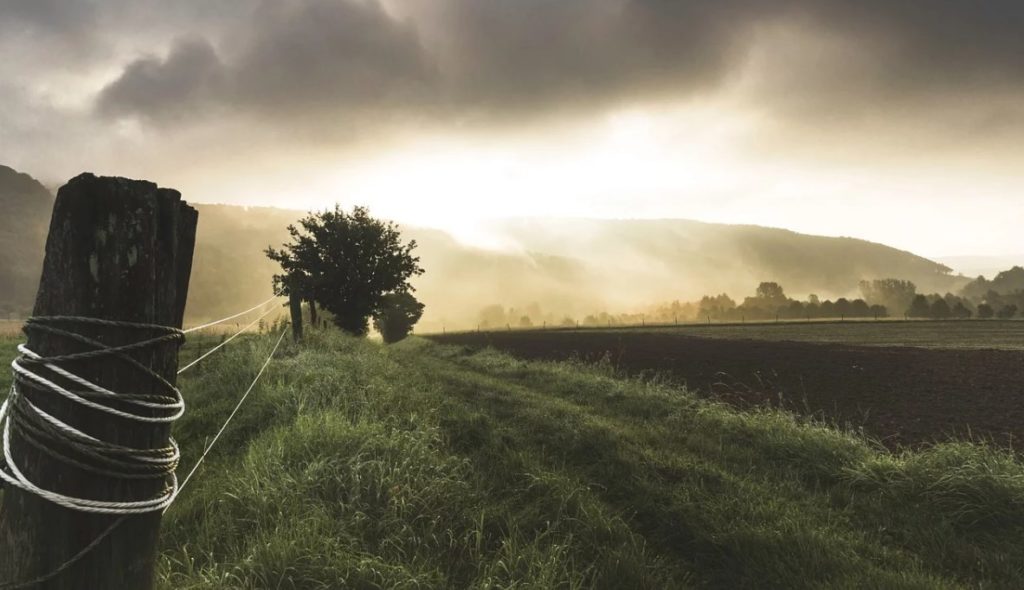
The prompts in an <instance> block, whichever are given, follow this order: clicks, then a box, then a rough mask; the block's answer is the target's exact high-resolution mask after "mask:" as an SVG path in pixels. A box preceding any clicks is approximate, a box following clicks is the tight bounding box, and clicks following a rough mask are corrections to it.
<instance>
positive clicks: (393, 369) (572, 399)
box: [160, 332, 1024, 588]
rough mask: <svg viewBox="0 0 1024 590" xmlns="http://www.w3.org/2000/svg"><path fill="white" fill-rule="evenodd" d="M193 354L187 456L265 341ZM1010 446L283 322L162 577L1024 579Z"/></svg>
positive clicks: (391, 582) (749, 582) (1016, 473)
mask: <svg viewBox="0 0 1024 590" xmlns="http://www.w3.org/2000/svg"><path fill="white" fill-rule="evenodd" d="M271 344H272V342H270V340H269V338H268V337H262V338H261V337H249V338H247V339H240V342H239V343H238V344H234V343H233V344H232V345H229V346H228V347H227V349H226V351H224V352H221V353H218V354H217V355H214V356H212V357H211V358H210V359H207V360H206V361H204V363H203V365H205V366H204V368H203V369H202V370H200V371H196V372H195V373H194V374H186V378H185V379H183V380H182V383H181V384H182V387H183V389H184V391H185V393H186V397H187V400H188V402H189V410H188V413H187V414H186V416H185V418H183V419H182V421H181V422H180V423H179V425H178V427H177V432H176V434H177V437H178V439H179V440H180V441H181V442H182V443H183V445H184V453H185V456H186V462H185V465H184V466H183V468H184V469H188V468H189V467H190V465H189V464H188V463H189V461H190V460H194V458H195V457H197V456H198V455H199V453H200V452H201V450H202V447H203V445H204V444H205V441H206V439H207V438H208V437H209V436H211V435H212V434H213V433H214V432H215V431H216V429H217V428H218V427H219V426H220V422H221V420H222V419H223V418H224V416H225V415H226V413H227V412H228V411H229V410H230V408H231V407H233V405H234V403H235V401H236V399H237V396H238V395H240V393H241V392H242V390H243V389H244V386H245V385H246V384H247V383H248V381H249V380H250V379H251V378H252V376H253V375H254V374H255V372H256V371H257V370H258V367H259V365H260V363H261V362H262V360H263V358H265V355H266V354H267V353H268V352H269V348H270V345H271ZM1022 533H1024V468H1022V465H1021V463H1020V462H1019V461H1018V460H1017V459H1016V458H1015V457H1014V456H1012V455H1011V454H1009V453H1008V452H1004V451H999V450H995V449H992V448H987V447H984V446H981V445H974V444H945V445H939V446H936V447H934V448H932V449H929V450H925V451H917V452H910V451H908V452H904V453H891V452H889V451H886V450H884V449H882V448H881V447H879V446H878V445H875V444H872V443H871V442H870V441H866V440H864V439H862V438H860V437H858V436H857V435H855V434H852V433H844V432H839V431H836V430H831V429H828V428H825V427H821V426H817V425H814V424H811V423H807V422H806V421H803V420H801V419H798V418H796V417H794V416H791V415H788V414H783V413H779V412H772V411H760V412H749V413H743V412H738V411H736V410H733V409H730V408H727V407H725V406H721V405H716V404H713V403H709V402H707V401H702V400H698V399H696V398H695V397H693V396H691V395H690V394H688V393H687V392H686V391H684V390H681V389H678V388H675V387H672V386H669V385H666V384H661V383H658V382H657V381H653V380H646V381H640V380H635V379H627V378H623V377H621V376H618V375H616V374H615V373H614V371H612V370H611V369H610V368H609V367H608V366H607V365H604V366H602V365H597V366H592V365H583V364H579V363H537V362H524V361H519V360H516V359H513V358H511V357H508V356H505V355H503V354H499V353H496V352H493V351H483V352H475V353H474V352H469V351H464V350H461V349H457V348H453V347H444V346H440V345H436V344H432V343H429V342H426V341H424V340H420V339H410V340H408V341H406V342H403V343H401V344H399V345H396V346H391V347H383V346H380V345H377V344H375V343H372V342H367V341H361V340H355V339H349V338H346V337H343V336H340V335H336V334H334V333H331V332H313V333H312V334H311V335H309V337H308V338H307V341H306V342H305V343H304V344H303V345H301V346H296V345H292V344H287V345H285V347H284V348H283V350H282V351H280V352H279V354H278V359H277V360H276V361H274V363H273V364H272V365H271V367H270V371H269V373H268V374H267V376H266V377H265V380H264V381H263V382H262V384H261V386H260V387H259V388H258V389H257V390H256V391H255V392H254V394H253V396H252V397H251V398H250V400H249V402H248V403H247V404H246V406H245V407H244V408H243V409H242V411H241V412H240V413H239V414H238V416H237V417H236V419H235V422H234V423H233V424H232V426H231V427H230V428H229V429H228V431H227V433H226V435H225V438H224V439H222V440H221V442H220V443H219V445H218V446H217V447H216V448H215V449H214V451H213V452H212V453H211V456H210V458H209V459H208V460H207V463H206V464H205V465H204V467H203V468H201V469H200V471H199V472H198V475H197V476H196V478H195V479H194V480H193V481H192V482H191V483H190V484H189V486H188V488H186V490H185V491H184V493H183V494H182V495H181V497H180V499H179V501H178V503H177V504H175V505H174V506H172V507H171V509H170V510H169V511H168V513H167V515H166V517H165V521H164V528H163V536H162V540H163V552H162V557H161V561H160V583H161V585H162V587H164V588H339V587H346V588H687V587H715V588H1020V587H1024V535H1022Z"/></svg>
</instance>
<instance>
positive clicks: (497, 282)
mask: <svg viewBox="0 0 1024 590" xmlns="http://www.w3.org/2000/svg"><path fill="white" fill-rule="evenodd" d="M3 170H4V171H5V172H4V174H0V176H2V177H3V178H5V179H6V181H5V183H4V184H0V210H3V211H5V212H6V211H11V212H12V213H13V214H11V215H4V216H3V217H2V218H0V246H4V245H6V246H7V247H6V248H3V250H2V252H0V255H3V256H5V258H4V259H2V260H3V263H2V265H0V273H3V275H2V276H5V277H11V278H9V279H8V280H5V281H2V282H0V304H2V303H4V302H14V303H15V304H16V305H17V306H18V308H19V309H24V308H26V307H28V306H29V305H31V301H32V295H33V292H34V289H35V283H36V281H37V280H38V279H37V276H36V275H37V273H38V272H39V271H38V269H39V267H40V264H41V254H42V251H43V241H44V235H45V226H46V217H47V216H48V214H49V208H50V206H51V203H52V197H51V196H50V195H49V193H48V192H46V189H44V188H42V186H41V185H39V184H38V183H35V182H34V181H31V179H29V178H28V177H25V176H23V175H17V174H16V173H14V172H13V171H11V170H10V169H3ZM197 208H198V209H199V213H200V217H199V228H198V236H197V246H196V259H195V265H194V272H193V277H192V284H191V289H190V299H189V306H188V310H187V314H188V317H189V318H190V320H191V321H196V320H200V319H206V318H212V317H215V316H220V315H223V314H226V313H229V312H232V311H235V310H237V309H239V308H243V307H245V306H246V305H247V304H252V303H256V302H259V301H262V300H263V299H265V298H266V297H268V296H269V294H270V276H271V275H272V274H273V272H274V266H273V264H271V262H270V261H269V260H267V259H266V258H265V257H264V255H263V250H264V249H265V248H266V247H267V246H268V245H274V246H278V245H280V244H281V243H282V242H284V241H286V240H287V238H288V235H287V231H286V229H285V228H286V226H287V225H288V224H289V223H292V222H294V221H296V220H297V219H298V218H299V217H300V216H301V215H302V213H301V212H298V211H293V210H286V209H273V208H265V207H238V206H228V205H208V204H197ZM482 229H484V230H485V231H486V232H489V235H493V236H495V237H496V238H498V239H497V240H495V241H497V242H501V243H505V244H508V245H509V247H508V248H506V249H504V250H493V249H484V248H479V247H474V246H471V245H467V244H464V243H462V242H459V241H458V240H456V239H455V238H453V237H452V236H451V235H450V234H448V233H446V232H443V231H440V230H434V229H426V228H417V227H406V228H403V232H404V234H405V235H406V236H407V237H409V238H412V239H415V240H416V241H417V242H418V243H419V249H418V250H417V254H418V255H419V256H420V257H421V263H422V265H423V266H424V268H425V269H426V270H427V272H426V274H425V275H424V276H422V277H419V278H418V279H417V280H416V281H415V286H416V287H417V289H418V296H419V297H420V299H421V300H423V301H424V302H425V303H426V305H427V312H426V315H425V316H424V318H423V321H422V322H421V324H420V329H421V330H439V329H440V328H441V327H442V326H448V327H462V328H467V327H470V326H474V325H476V323H477V321H478V319H479V313H480V311H481V309H483V308H484V307H485V306H487V305H490V304H500V305H503V306H506V307H508V306H513V307H517V308H520V309H523V308H526V307H529V306H533V307H534V308H535V309H536V308H538V307H540V308H542V313H543V314H544V315H545V316H546V317H549V318H551V319H552V320H554V321H557V320H560V319H561V318H562V317H564V316H570V317H576V318H580V317H582V316H583V315H586V314H589V313H594V312H597V311H603V310H610V311H633V310H635V309H636V308H638V307H643V306H647V305H650V304H652V303H656V302H660V301H671V300H676V299H681V300H687V299H697V298H699V297H700V296H701V295H704V294H708V293H721V292H728V293H731V294H733V295H734V296H735V297H742V296H744V295H748V294H750V293H751V292H752V291H753V288H754V287H755V286H756V285H757V284H758V283H759V282H761V281H764V280H773V281H778V282H780V283H782V284H783V286H784V287H785V288H786V291H787V293H789V294H792V295H798V296H799V295H802V294H808V293H816V294H818V295H821V296H822V297H835V296H845V295H851V294H855V293H856V292H857V284H858V282H859V281H860V280H861V279H870V278H881V277H890V276H891V277H899V278H904V279H909V280H912V281H914V282H915V283H917V284H918V286H919V289H920V290H922V291H927V292H932V291H938V292H946V291H955V290H957V289H959V288H960V287H961V286H962V285H963V283H965V282H966V280H965V279H962V278H960V277H954V276H952V275H951V274H950V271H949V269H948V268H947V267H945V266H943V265H941V264H937V263H935V262H931V261H929V260H926V259H924V258H921V257H919V256H915V255H913V254H911V253H908V252H903V251H899V250H896V249H893V248H889V247H887V246H883V245H880V244H874V243H870V242H866V241H863V240H856V239H851V238H828V237H820V236H809V235H803V234H798V233H794V232H790V231H786V230H780V229H772V228H764V227H754V226H735V225H722V224H709V223H700V222H695V221H687V220H650V221H647V220H584V219H563V220H522V219H520V220H505V221H499V222H494V223H491V224H484V225H483V227H482Z"/></svg>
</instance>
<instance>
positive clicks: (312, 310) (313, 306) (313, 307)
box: [307, 299, 320, 328]
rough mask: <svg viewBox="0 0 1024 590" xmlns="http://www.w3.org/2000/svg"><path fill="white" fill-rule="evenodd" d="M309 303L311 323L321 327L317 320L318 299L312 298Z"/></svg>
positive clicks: (313, 325)
mask: <svg viewBox="0 0 1024 590" xmlns="http://www.w3.org/2000/svg"><path fill="white" fill-rule="evenodd" d="M307 303H308V304H309V325H310V326H312V327H313V328H319V327H320V323H319V322H318V321H317V314H316V301H313V300H312V299H310V300H309V301H308V302H307Z"/></svg>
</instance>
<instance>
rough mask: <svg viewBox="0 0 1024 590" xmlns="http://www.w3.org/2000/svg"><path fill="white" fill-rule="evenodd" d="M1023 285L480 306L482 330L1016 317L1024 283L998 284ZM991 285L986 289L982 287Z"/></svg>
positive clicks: (891, 285)
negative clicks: (573, 305)
mask: <svg viewBox="0 0 1024 590" xmlns="http://www.w3.org/2000/svg"><path fill="white" fill-rule="evenodd" d="M1017 281H1020V283H1021V284H1024V269H1021V268H1019V267H1015V269H1013V270H1011V271H1007V272H1005V273H1000V275H999V277H998V278H997V279H996V280H995V281H985V279H984V278H982V277H979V279H978V281H975V282H974V283H972V284H971V285H968V287H967V288H965V289H964V291H963V292H962V294H961V295H954V294H952V293H946V294H945V295H943V294H939V293H931V294H924V293H918V292H917V286H916V285H915V284H914V283H913V282H911V281H907V280H902V279H894V278H888V279H874V280H865V281H861V282H860V285H859V288H860V295H861V296H860V297H857V298H846V297H839V298H837V299H835V300H831V299H825V300H822V299H821V298H820V297H818V296H817V295H809V296H807V297H806V298H805V299H794V298H791V297H789V296H787V295H786V292H785V289H784V288H783V286H782V285H780V284H778V283H776V282H770V281H766V282H762V283H760V284H759V285H758V286H757V288H756V289H755V290H754V294H753V295H751V296H749V297H745V298H744V299H743V300H742V301H736V300H735V299H733V298H732V297H731V296H729V295H728V294H726V293H721V294H718V295H705V296H703V297H702V298H701V299H699V300H697V301H686V302H681V301H678V300H676V301H672V302H670V303H663V304H659V305H655V306H651V307H649V308H648V309H646V310H644V311H642V312H635V313H609V312H607V311H601V312H593V313H588V314H586V315H583V316H582V317H581V318H579V319H576V318H574V317H573V316H571V315H560V314H557V313H552V312H546V311H544V310H542V309H541V306H540V305H539V304H537V303H531V304H529V305H527V306H524V307H521V308H517V307H509V308H505V307H503V306H502V305H499V304H492V305H488V306H487V307H485V308H483V309H482V310H481V311H480V315H479V321H478V327H479V328H481V329H501V328H531V327H573V326H581V327H600V326H626V325H642V324H645V323H649V324H670V323H673V322H693V321H705V320H707V321H726V322H742V321H766V320H768V321H770V320H801V319H804V320H811V319H836V318H839V319H882V318H890V317H898V318H915V319H939V320H944V319H969V318H979V319H991V318H999V319H1013V318H1016V317H1020V316H1021V310H1024V288H1022V289H1014V290H1012V291H1010V292H999V291H996V290H995V289H994V288H991V287H992V286H993V285H997V286H1000V285H1001V286H1003V287H1004V288H1005V286H1006V285H1016V282H1017ZM981 287H989V288H987V290H981V291H980V294H979V289H980V288H981Z"/></svg>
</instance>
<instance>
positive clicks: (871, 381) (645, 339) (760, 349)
mask: <svg viewBox="0 0 1024 590" xmlns="http://www.w3.org/2000/svg"><path fill="white" fill-rule="evenodd" d="M433 339H434V340H437V341H439V342H443V343H446V344H457V345H464V346H470V347H479V346H488V345H489V346H493V347H495V348H497V349H500V350H504V351H507V352H509V353H512V354H514V355H516V356H519V357H522V358H528V359H548V360H565V359H570V358H581V359H584V360H598V359H600V358H602V357H606V356H607V357H608V358H609V359H610V361H611V362H612V363H613V364H614V365H615V366H616V367H617V368H619V369H621V370H623V371H625V372H627V373H629V374H633V375H637V374H643V373H651V372H656V373H658V374H663V375H667V376H669V377H670V378H672V379H673V380H674V381H677V382H680V383H683V384H685V385H687V386H688V387H689V388H690V389H691V390H693V391H695V392H698V393H700V394H702V395H705V396H709V397H713V398H716V399H719V400H722V401H725V402H727V403H730V404H733V405H736V406H739V407H742V408H749V407H754V406H773V407H783V408H786V409H788V410H791V411H795V412H799V413H801V414H810V415H816V416H819V417H823V418H824V419H825V420H827V421H828V422H831V423H835V424H840V425H844V426H853V427H857V428H861V427H862V428H863V429H864V431H865V432H866V433H867V434H869V435H871V436H873V437H876V438H878V439H880V440H882V442H884V443H885V444H886V445H887V446H890V447H897V446H900V445H912V446H916V445H919V444H922V443H927V442H933V441H936V440H949V439H951V438H957V439H964V438H971V439H974V440H977V439H985V440H991V441H993V442H995V443H996V444H998V445H1000V446H1015V441H1017V440H1018V439H1019V438H1021V437H1024V351H1007V350H944V349H923V348H913V347H878V346H871V347H868V346H849V345H837V344H812V343H804V342H767V341H758V340H725V339H708V338H698V337H693V336H686V335H680V334H678V333H668V332H664V333H659V332H630V331H592V332H591V331H548V332H541V331H522V332H495V333H482V334H477V333H464V334H450V335H446V336H436V337H433ZM1016 446H1020V445H1019V443H1018V444H1017V445H1016Z"/></svg>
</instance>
